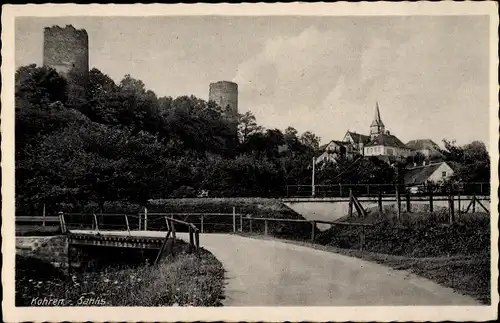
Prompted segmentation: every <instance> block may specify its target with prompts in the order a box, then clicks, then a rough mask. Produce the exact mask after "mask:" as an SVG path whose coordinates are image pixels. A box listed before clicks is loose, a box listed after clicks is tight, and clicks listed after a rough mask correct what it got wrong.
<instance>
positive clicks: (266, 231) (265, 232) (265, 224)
mask: <svg viewBox="0 0 500 323" xmlns="http://www.w3.org/2000/svg"><path fill="white" fill-rule="evenodd" d="M267 233H268V228H267V220H264V235H265V236H267Z"/></svg>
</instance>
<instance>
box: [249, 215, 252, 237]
mask: <svg viewBox="0 0 500 323" xmlns="http://www.w3.org/2000/svg"><path fill="white" fill-rule="evenodd" d="M249 218H250V220H249V221H250V233H252V215H251V214H250V215H249Z"/></svg>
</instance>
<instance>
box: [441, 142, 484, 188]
mask: <svg viewBox="0 0 500 323" xmlns="http://www.w3.org/2000/svg"><path fill="white" fill-rule="evenodd" d="M443 142H444V146H445V149H444V150H442V151H441V152H442V154H443V155H444V159H445V161H448V162H450V163H451V164H452V167H453V168H454V171H455V173H454V175H453V180H454V181H457V182H469V183H470V182H489V181H490V156H489V153H488V149H487V148H486V145H485V144H484V143H483V142H480V141H473V142H471V143H470V144H466V145H463V146H458V145H456V143H455V142H454V141H449V140H446V139H445V140H443Z"/></svg>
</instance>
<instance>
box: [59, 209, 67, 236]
mask: <svg viewBox="0 0 500 323" xmlns="http://www.w3.org/2000/svg"><path fill="white" fill-rule="evenodd" d="M59 222H60V223H61V232H62V233H66V222H65V221H64V213H63V212H62V211H60V212H59Z"/></svg>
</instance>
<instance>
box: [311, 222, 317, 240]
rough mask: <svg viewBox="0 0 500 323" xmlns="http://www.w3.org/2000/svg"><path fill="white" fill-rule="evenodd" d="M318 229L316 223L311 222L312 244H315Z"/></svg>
mask: <svg viewBox="0 0 500 323" xmlns="http://www.w3.org/2000/svg"><path fill="white" fill-rule="evenodd" d="M315 229H316V221H311V242H312V243H314V234H315V231H316V230H315Z"/></svg>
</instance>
